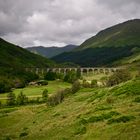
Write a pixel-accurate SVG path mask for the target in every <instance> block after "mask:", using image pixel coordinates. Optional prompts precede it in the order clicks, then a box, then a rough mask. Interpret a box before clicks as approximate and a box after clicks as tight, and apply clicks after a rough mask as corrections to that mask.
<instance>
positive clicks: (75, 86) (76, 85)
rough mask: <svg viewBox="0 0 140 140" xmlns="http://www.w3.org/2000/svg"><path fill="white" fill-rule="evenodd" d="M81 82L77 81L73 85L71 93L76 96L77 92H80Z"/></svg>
mask: <svg viewBox="0 0 140 140" xmlns="http://www.w3.org/2000/svg"><path fill="white" fill-rule="evenodd" d="M80 87H81V85H80V82H79V81H75V82H74V83H73V84H72V88H71V92H72V93H73V94H74V93H76V92H77V91H79V90H80Z"/></svg>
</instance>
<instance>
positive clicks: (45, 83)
mask: <svg viewBox="0 0 140 140" xmlns="http://www.w3.org/2000/svg"><path fill="white" fill-rule="evenodd" d="M37 84H38V85H42V86H45V85H48V81H46V80H40V81H37Z"/></svg>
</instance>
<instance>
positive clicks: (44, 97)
mask: <svg viewBox="0 0 140 140" xmlns="http://www.w3.org/2000/svg"><path fill="white" fill-rule="evenodd" d="M42 99H43V101H44V102H47V99H48V90H47V89H45V90H44V91H43V93H42Z"/></svg>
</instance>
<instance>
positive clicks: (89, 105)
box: [0, 19, 140, 140]
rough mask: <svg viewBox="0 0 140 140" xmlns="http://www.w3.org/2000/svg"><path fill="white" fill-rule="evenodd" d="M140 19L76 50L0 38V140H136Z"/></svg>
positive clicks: (139, 133)
mask: <svg viewBox="0 0 140 140" xmlns="http://www.w3.org/2000/svg"><path fill="white" fill-rule="evenodd" d="M139 37H140V19H134V20H129V21H126V22H123V23H120V24H117V25H115V26H112V27H109V28H106V29H104V30H102V31H100V32H98V33H97V34H96V35H95V36H93V37H91V38H89V39H87V40H85V41H84V42H83V43H82V44H81V45H79V46H77V45H70V46H69V45H68V46H66V47H62V48H61V49H60V48H57V47H50V48H44V47H41V46H39V47H32V48H26V49H25V48H22V47H20V46H17V45H15V44H12V43H10V42H8V41H6V40H4V39H2V38H0V140H93V139H94V140H139V139H140V39H139Z"/></svg>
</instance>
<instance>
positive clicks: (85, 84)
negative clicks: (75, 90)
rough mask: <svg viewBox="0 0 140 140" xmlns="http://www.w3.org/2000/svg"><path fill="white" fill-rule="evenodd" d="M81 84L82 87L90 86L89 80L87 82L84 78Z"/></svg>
mask: <svg viewBox="0 0 140 140" xmlns="http://www.w3.org/2000/svg"><path fill="white" fill-rule="evenodd" d="M82 86H83V87H84V88H90V87H91V84H90V83H89V82H87V81H86V80H85V79H84V80H83V84H82Z"/></svg>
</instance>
